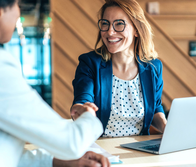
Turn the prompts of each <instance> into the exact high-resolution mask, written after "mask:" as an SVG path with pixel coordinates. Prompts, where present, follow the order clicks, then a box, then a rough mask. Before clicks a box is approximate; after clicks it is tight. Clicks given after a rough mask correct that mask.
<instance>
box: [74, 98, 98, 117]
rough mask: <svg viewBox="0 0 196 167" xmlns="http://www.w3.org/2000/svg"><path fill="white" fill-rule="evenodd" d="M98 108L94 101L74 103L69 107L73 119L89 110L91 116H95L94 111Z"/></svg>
mask: <svg viewBox="0 0 196 167" xmlns="http://www.w3.org/2000/svg"><path fill="white" fill-rule="evenodd" d="M97 110H98V107H97V106H96V105H95V104H94V103H89V102H87V103H85V104H74V105H73V106H72V107H71V116H72V117H73V119H74V120H75V119H77V118H78V117H79V116H80V115H82V114H83V113H84V112H90V113H91V114H92V115H93V116H96V114H95V112H96V111H97Z"/></svg>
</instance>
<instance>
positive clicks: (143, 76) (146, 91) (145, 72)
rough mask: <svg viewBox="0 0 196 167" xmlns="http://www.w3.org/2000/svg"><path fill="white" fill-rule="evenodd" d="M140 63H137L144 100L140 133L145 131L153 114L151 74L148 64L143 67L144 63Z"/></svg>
mask: <svg viewBox="0 0 196 167" xmlns="http://www.w3.org/2000/svg"><path fill="white" fill-rule="evenodd" d="M142 64H144V63H142ZM142 64H140V63H138V68H139V75H140V82H141V88H142V94H143V100H144V124H143V130H142V132H141V135H142V133H143V132H144V131H146V130H147V129H148V128H149V127H147V125H149V124H150V123H149V121H152V119H151V118H152V117H153V114H154V112H153V111H154V90H153V88H154V85H153V82H152V78H153V76H152V73H151V70H150V68H149V66H148V65H147V66H146V67H145V65H142Z"/></svg>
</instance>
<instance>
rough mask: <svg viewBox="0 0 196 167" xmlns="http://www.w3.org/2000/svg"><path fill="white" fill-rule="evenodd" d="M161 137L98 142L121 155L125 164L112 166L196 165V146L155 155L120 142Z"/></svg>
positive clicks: (136, 137)
mask: <svg viewBox="0 0 196 167" xmlns="http://www.w3.org/2000/svg"><path fill="white" fill-rule="evenodd" d="M160 137H161V135H150V136H133V137H123V138H100V139H99V140H97V141H96V143H97V144H98V145H99V146H101V147H102V148H104V149H105V150H106V151H107V152H109V153H110V154H112V155H116V156H117V155H119V156H120V160H121V161H123V164H118V165H112V167H115V166H116V167H117V166H118V167H120V166H122V167H126V166H127V167H128V166H131V167H193V166H194V167H196V148H195V149H189V150H184V151H179V152H174V153H168V154H163V155H154V154H150V153H145V152H141V151H136V150H132V149H127V148H122V147H120V144H125V143H131V142H137V141H143V140H150V139H156V138H160Z"/></svg>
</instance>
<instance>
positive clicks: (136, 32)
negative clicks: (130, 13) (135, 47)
mask: <svg viewBox="0 0 196 167" xmlns="http://www.w3.org/2000/svg"><path fill="white" fill-rule="evenodd" d="M134 36H135V37H138V31H137V29H136V30H135V35H134Z"/></svg>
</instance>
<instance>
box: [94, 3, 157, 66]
mask: <svg viewBox="0 0 196 167" xmlns="http://www.w3.org/2000/svg"><path fill="white" fill-rule="evenodd" d="M105 1H106V2H105V4H104V5H103V6H102V7H101V9H100V10H99V13H98V15H99V19H103V15H104V12H105V10H106V8H108V7H112V6H118V7H120V8H121V9H122V10H123V11H124V12H125V13H126V14H127V15H128V17H129V18H130V20H131V21H132V23H133V26H134V27H135V29H136V30H137V33H138V37H136V38H135V44H134V56H135V59H136V60H137V61H138V59H137V55H138V56H139V58H140V60H141V61H143V62H149V61H151V60H152V59H155V58H157V57H158V54H157V52H156V51H155V49H154V43H153V41H152V37H153V33H152V28H151V26H150V24H149V23H148V21H147V20H146V18H145V15H144V11H143V10H142V8H141V7H140V5H139V4H138V2H137V1H136V0H105ZM100 42H101V47H99V48H97V46H98V44H99V43H100ZM95 52H96V53H97V54H99V55H101V56H102V57H103V59H104V60H105V61H108V60H110V59H111V53H110V52H109V51H108V50H107V47H106V46H105V44H104V42H103V41H102V39H101V32H100V31H99V33H98V37H97V41H96V43H95Z"/></svg>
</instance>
